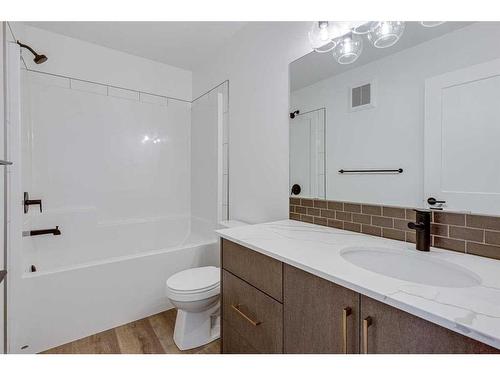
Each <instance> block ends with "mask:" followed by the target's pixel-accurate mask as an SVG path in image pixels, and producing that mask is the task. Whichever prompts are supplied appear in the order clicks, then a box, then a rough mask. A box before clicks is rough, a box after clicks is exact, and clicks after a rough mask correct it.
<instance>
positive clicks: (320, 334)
mask: <svg viewBox="0 0 500 375" xmlns="http://www.w3.org/2000/svg"><path fill="white" fill-rule="evenodd" d="M283 269H284V273H283V276H284V278H283V281H284V283H283V309H284V310H283V311H284V314H283V324H284V351H285V353H296V354H300V353H337V354H340V353H358V350H359V324H358V322H359V294H358V293H356V292H353V291H352V290H349V289H347V288H343V287H341V286H339V285H336V284H334V283H331V282H329V281H327V280H325V279H322V278H320V277H317V276H314V275H312V274H310V273H307V272H304V271H302V270H300V269H298V268H295V267H292V266H289V265H288V264H284V266H283Z"/></svg>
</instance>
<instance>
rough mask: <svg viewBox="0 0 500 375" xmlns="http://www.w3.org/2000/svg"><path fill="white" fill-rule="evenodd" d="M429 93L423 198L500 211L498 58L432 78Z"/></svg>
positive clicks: (450, 205) (455, 206) (458, 207)
mask: <svg viewBox="0 0 500 375" xmlns="http://www.w3.org/2000/svg"><path fill="white" fill-rule="evenodd" d="M425 95H426V103H425V105H426V109H425V110H426V118H425V136H424V137H425V166H424V167H425V182H424V191H425V203H426V204H427V203H428V202H427V200H428V199H429V198H430V197H432V198H435V199H436V200H439V201H445V203H444V204H443V207H444V208H446V209H451V210H470V211H473V212H475V213H485V214H498V213H499V212H500V171H499V169H498V168H499V165H500V152H499V144H500V106H499V99H498V98H499V97H500V60H493V61H490V62H488V63H484V64H479V65H474V66H471V67H468V68H465V69H461V70H457V71H454V72H451V73H446V74H443V75H440V76H437V77H434V78H431V79H429V80H427V81H426V86H425ZM438 205H439V203H438ZM432 206H434V207H435V206H436V204H434V205H431V207H432Z"/></svg>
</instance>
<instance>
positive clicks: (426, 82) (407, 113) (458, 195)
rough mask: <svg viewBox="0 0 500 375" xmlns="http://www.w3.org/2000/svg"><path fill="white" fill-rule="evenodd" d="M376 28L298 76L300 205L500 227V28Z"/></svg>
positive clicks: (293, 135) (295, 145)
mask: <svg viewBox="0 0 500 375" xmlns="http://www.w3.org/2000/svg"><path fill="white" fill-rule="evenodd" d="M377 25H378V26H377ZM368 26H369V27H371V31H369V32H368V33H367V34H364V35H360V34H355V33H352V32H348V33H346V34H345V35H343V36H340V37H337V38H336V39H334V40H333V42H332V46H333V45H336V46H335V48H333V50H330V51H329V52H324V53H320V52H316V51H313V52H311V53H309V54H307V55H305V56H303V57H302V58H300V59H298V60H296V61H294V62H292V63H291V65H290V88H291V92H290V196H292V197H305V198H320V199H323V198H324V199H328V200H339V201H348V202H360V203H367V204H384V205H395V206H404V207H428V208H439V209H444V210H453V211H471V212H475V213H487V214H497V215H498V214H499V213H500V173H499V172H498V167H497V166H498V165H499V164H500V152H498V144H499V140H500V107H499V106H498V97H500V48H498V47H497V44H498V43H497V41H498V40H499V38H500V22H444V23H432V24H428V23H423V22H404V23H400V24H399V26H398V27H399V29H397V28H396V26H395V25H393V24H392V23H387V24H384V22H373V23H372V24H371V25H368ZM429 26H432V27H429ZM348 30H350V29H348ZM363 31H366V30H363ZM384 33H386V34H384ZM390 33H394V34H397V36H396V37H395V40H396V41H397V42H396V43H393V42H394V40H392V41H387V40H385V41H384V40H383V38H382V37H383V36H384V35H389V34H390ZM398 38H399V39H398ZM384 43H385V44H384ZM391 43H393V44H392V45H390V44H391ZM380 47H384V48H380ZM297 186H298V187H297Z"/></svg>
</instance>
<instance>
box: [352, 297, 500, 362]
mask: <svg viewBox="0 0 500 375" xmlns="http://www.w3.org/2000/svg"><path fill="white" fill-rule="evenodd" d="M366 322H370V324H369V325H367V323H366ZM361 330H362V334H361V353H365V352H367V353H368V354H472V353H499V352H500V351H499V350H497V349H495V348H493V347H491V346H488V345H486V344H483V343H481V342H479V341H476V340H473V339H471V338H469V337H466V336H463V335H460V334H458V333H456V332H453V331H451V330H449V329H446V328H444V327H441V326H438V325H436V324H434V323H431V322H429V321H427V320H424V319H421V318H418V317H416V316H414V315H411V314H408V313H407V312H404V311H401V310H398V309H396V308H394V307H392V306H389V305H386V304H384V303H381V302H378V301H376V300H374V299H371V298H368V297H366V296H361Z"/></svg>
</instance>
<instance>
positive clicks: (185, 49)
mask: <svg viewBox="0 0 500 375" xmlns="http://www.w3.org/2000/svg"><path fill="white" fill-rule="evenodd" d="M26 23H27V24H28V25H31V26H35V27H38V28H41V29H45V30H48V31H52V32H55V33H58V34H62V35H66V36H69V37H72V38H76V39H80V40H84V41H87V42H91V43H95V44H99V45H101V46H104V47H108V48H113V49H116V50H119V51H122V52H126V53H130V54H132V55H136V56H141V57H145V58H147V59H150V60H155V61H159V62H162V63H165V64H168V65H172V66H176V67H179V68H183V69H188V70H193V69H194V68H195V67H197V66H198V65H200V64H202V63H203V61H204V60H206V58H207V56H210V55H211V54H212V53H213V52H214V51H216V50H217V49H219V48H220V47H222V46H223V45H224V43H226V42H227V40H228V39H230V38H231V37H232V36H233V35H234V34H235V33H236V32H237V31H238V30H240V29H241V28H242V27H243V26H244V25H245V24H246V22H26Z"/></svg>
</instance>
